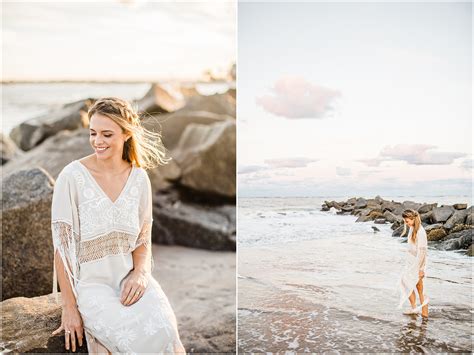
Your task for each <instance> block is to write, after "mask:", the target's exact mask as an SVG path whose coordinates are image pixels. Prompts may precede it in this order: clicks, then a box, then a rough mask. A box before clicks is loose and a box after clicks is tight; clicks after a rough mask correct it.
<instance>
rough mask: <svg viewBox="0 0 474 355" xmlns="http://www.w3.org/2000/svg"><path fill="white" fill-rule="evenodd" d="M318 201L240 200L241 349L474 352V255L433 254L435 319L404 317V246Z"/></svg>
mask: <svg viewBox="0 0 474 355" xmlns="http://www.w3.org/2000/svg"><path fill="white" fill-rule="evenodd" d="M317 202H318V201H317V199H312V200H309V201H308V200H307V199H286V200H285V203H281V204H280V205H278V203H277V202H276V201H274V200H271V199H265V201H263V200H260V201H255V200H254V201H253V202H252V201H248V200H247V201H246V203H245V202H242V203H241V202H240V201H239V232H240V233H239V247H238V254H239V267H238V272H239V276H238V300H239V305H238V318H239V334H238V339H239V351H240V352H286V351H288V352H325V351H329V352H333V351H340V352H470V351H472V344H471V341H470V337H469V334H470V333H471V327H470V325H471V323H470V321H471V315H472V294H471V290H472V262H471V259H470V257H469V256H467V255H465V253H464V252H455V251H444V250H437V249H434V248H431V247H430V249H429V250H428V269H427V270H428V271H427V279H426V281H425V290H426V294H428V295H429V296H430V298H431V303H430V307H429V309H430V316H429V318H428V320H426V321H425V320H423V319H422V317H421V316H419V317H410V316H405V315H403V314H402V310H399V309H397V305H398V297H399V296H398V292H397V291H398V288H397V281H398V277H399V275H400V272H401V270H402V267H403V262H404V260H405V259H404V258H405V253H406V247H407V245H406V243H403V242H402V241H401V239H400V238H393V237H391V234H392V230H391V229H390V227H389V225H378V227H379V229H380V231H379V232H377V233H374V231H373V230H372V228H371V226H372V224H371V223H355V219H356V217H355V216H341V215H333V214H328V213H326V212H321V211H319V205H318V204H317ZM312 205H314V206H315V207H314V208H311V206H312ZM256 209H257V210H258V212H257V211H255V210H256Z"/></svg>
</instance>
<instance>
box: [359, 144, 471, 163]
mask: <svg viewBox="0 0 474 355" xmlns="http://www.w3.org/2000/svg"><path fill="white" fill-rule="evenodd" d="M436 148H437V146H435V145H427V144H398V145H395V146H386V147H384V148H383V149H382V150H381V151H380V153H379V155H378V157H376V158H372V159H359V160H357V161H359V162H361V163H364V164H366V165H367V166H372V167H374V166H380V164H381V163H382V162H384V161H404V162H406V163H408V164H411V165H449V164H452V163H453V161H454V160H455V159H458V158H461V157H464V156H466V155H467V154H465V153H460V152H440V151H433V149H436Z"/></svg>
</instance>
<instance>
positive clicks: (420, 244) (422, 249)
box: [416, 228, 428, 277]
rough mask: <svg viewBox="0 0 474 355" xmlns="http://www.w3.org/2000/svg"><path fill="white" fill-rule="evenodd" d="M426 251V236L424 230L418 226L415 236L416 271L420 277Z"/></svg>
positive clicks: (422, 271)
mask: <svg viewBox="0 0 474 355" xmlns="http://www.w3.org/2000/svg"><path fill="white" fill-rule="evenodd" d="M427 252H428V241H427V237H426V232H425V230H424V229H422V228H420V230H419V232H418V235H417V237H416V259H417V264H418V272H419V273H420V277H423V276H424V271H425V266H426V255H427Z"/></svg>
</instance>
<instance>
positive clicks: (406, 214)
mask: <svg viewBox="0 0 474 355" xmlns="http://www.w3.org/2000/svg"><path fill="white" fill-rule="evenodd" d="M402 217H403V218H408V219H413V220H414V221H415V223H414V226H413V231H412V233H411V237H410V239H411V241H412V242H413V243H416V234H417V233H418V229H420V225H421V217H420V214H419V213H418V211H416V210H413V209H407V210H405V211H403V213H402ZM406 230H407V224H406V223H403V232H402V235H404V234H405V233H406Z"/></svg>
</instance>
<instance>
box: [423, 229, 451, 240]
mask: <svg viewBox="0 0 474 355" xmlns="http://www.w3.org/2000/svg"><path fill="white" fill-rule="evenodd" d="M426 232H427V239H428V240H429V241H438V240H442V239H444V238H445V237H446V235H447V233H446V230H445V229H444V228H442V227H440V228H432V229H430V230H429V231H426Z"/></svg>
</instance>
